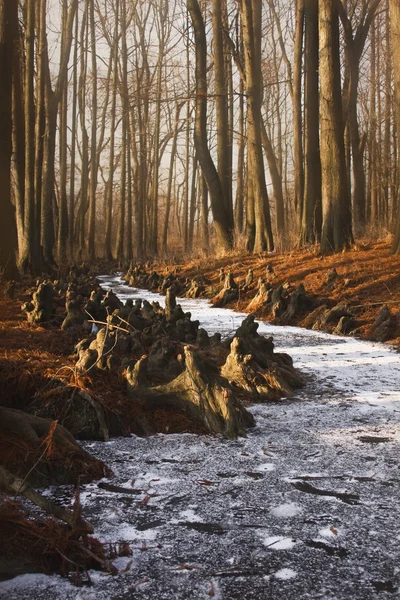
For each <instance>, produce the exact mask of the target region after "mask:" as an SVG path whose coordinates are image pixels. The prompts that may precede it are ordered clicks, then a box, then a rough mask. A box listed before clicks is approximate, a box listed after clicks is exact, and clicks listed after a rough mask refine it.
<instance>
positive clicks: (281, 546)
mask: <svg viewBox="0 0 400 600" xmlns="http://www.w3.org/2000/svg"><path fill="white" fill-rule="evenodd" d="M262 542H263V544H264V546H266V547H267V548H270V549H271V550H291V549H292V548H293V547H294V546H295V545H296V544H297V542H296V540H294V539H293V538H290V537H282V536H279V535H273V536H267V537H264V538H263V539H262Z"/></svg>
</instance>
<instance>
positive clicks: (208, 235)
mask: <svg viewBox="0 0 400 600" xmlns="http://www.w3.org/2000/svg"><path fill="white" fill-rule="evenodd" d="M20 4H21V6H17V4H16V3H15V2H14V3H12V2H3V3H2V11H1V19H2V20H1V31H2V38H1V40H0V47H1V52H2V59H1V69H2V73H1V79H2V82H3V93H2V96H1V103H2V107H1V119H2V126H1V128H0V130H1V138H0V147H1V154H2V172H1V177H2V183H1V188H2V190H3V193H2V203H3V208H2V214H3V219H2V227H3V231H2V236H1V239H2V247H1V260H0V263H1V265H2V268H3V270H6V271H9V272H10V273H12V271H13V270H14V269H15V267H18V268H19V270H20V271H22V272H23V273H26V272H41V271H42V270H43V269H44V270H45V268H46V266H54V265H55V264H63V263H64V262H65V261H66V260H68V261H69V262H70V263H71V264H72V262H74V261H76V260H82V259H83V260H89V261H90V260H93V259H95V258H105V259H107V260H111V259H117V260H120V261H121V260H127V261H130V260H131V259H133V258H138V259H143V258H149V257H150V258H151V257H155V256H170V255H174V254H177V253H178V254H179V253H185V254H187V255H190V254H191V253H193V252H194V250H196V252H197V254H198V253H199V251H202V252H204V253H207V252H210V251H211V252H214V250H215V249H217V251H229V250H230V249H232V248H234V247H236V248H243V249H245V250H247V251H251V252H255V253H257V252H262V251H265V250H267V251H272V250H273V249H274V248H276V249H282V250H287V249H290V248H295V247H298V246H307V245H309V244H317V245H318V246H319V247H320V248H321V251H322V252H331V251H334V252H336V251H340V250H342V249H343V248H346V247H348V246H349V245H350V244H351V243H352V242H353V241H354V240H357V239H359V238H362V237H363V236H370V237H371V238H372V239H379V238H382V237H385V235H389V234H394V241H393V246H392V250H393V252H398V251H399V248H400V246H399V243H400V242H399V218H398V188H399V168H398V164H399V152H398V139H397V129H398V128H397V127H396V106H397V105H398V103H399V98H398V95H399V89H398V86H399V83H398V82H399V78H400V75H399V74H397V72H396V71H397V68H398V61H397V60H396V56H398V52H399V49H398V44H399V41H398V39H399V37H398V36H399V33H398V29H399V24H398V6H397V2H392V6H391V7H390V9H391V13H389V2H388V1H386V0H374V1H372V0H349V1H347V2H341V1H337V2H336V1H326V2H318V1H317V0H309V1H304V0H302V1H299V2H295V3H293V2H284V1H280V2H277V1H272V0H271V1H268V2H263V3H262V2H260V3H258V2H257V3H255V5H254V6H253V5H252V3H251V2H239V3H238V2H221V1H220V0H215V1H214V2H203V3H199V2H197V1H195V2H191V1H189V2H187V3H185V2H179V1H176V0H174V1H172V2H171V1H167V0H163V1H162V0H157V1H154V2H153V1H149V2H145V3H143V2H134V1H128V0H115V1H108V0H105V1H104V2H100V1H96V2H95V1H93V2H91V1H90V0H87V1H86V2H84V3H82V2H81V3H79V2H78V0H75V1H71V2H54V1H49V0H43V1H40V2H34V1H33V0H32V2H30V1H28V0H26V2H23V3H20ZM396 82H397V85H396ZM14 256H15V261H14ZM14 263H15V264H14Z"/></svg>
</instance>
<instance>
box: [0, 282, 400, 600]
mask: <svg viewBox="0 0 400 600" xmlns="http://www.w3.org/2000/svg"><path fill="white" fill-rule="evenodd" d="M100 279H101V283H102V285H103V287H105V288H112V289H113V290H114V291H115V292H116V293H117V294H118V295H119V296H120V297H121V299H124V300H125V299H126V298H129V297H130V298H138V297H141V298H147V299H148V300H149V301H152V300H158V301H160V303H163V302H164V298H163V297H161V296H159V295H157V294H152V293H149V292H147V291H143V290H133V289H132V288H129V287H127V286H125V285H123V284H121V282H120V280H119V277H117V276H116V277H108V276H104V277H101V278H100ZM181 304H182V307H183V309H184V310H185V311H190V312H191V314H192V317H193V318H195V319H199V321H200V323H201V326H202V327H204V328H205V329H207V330H208V331H209V332H215V331H219V332H221V334H223V335H228V334H229V333H232V332H233V331H234V330H235V329H236V328H237V327H238V326H239V324H240V322H241V320H242V319H243V318H244V316H245V315H242V314H239V313H235V312H234V311H231V310H227V309H213V308H211V307H210V306H209V304H208V303H207V301H206V300H182V301H181ZM259 332H260V333H263V334H265V335H272V336H273V337H274V341H275V344H276V349H277V350H279V351H286V352H288V353H289V354H290V355H291V356H292V357H293V359H294V362H295V365H296V366H297V367H298V368H299V369H301V370H302V371H303V373H305V374H306V375H307V377H306V379H307V384H306V386H305V387H304V388H303V389H301V390H299V392H298V393H297V394H296V397H295V398H293V399H291V400H282V401H281V402H278V403H274V404H267V405H254V406H253V407H252V409H251V410H252V412H253V414H254V415H255V418H256V427H255V428H254V429H253V430H250V431H249V433H248V436H247V438H241V439H238V440H236V441H227V440H224V439H221V438H215V437H211V436H195V435H170V436H168V435H157V436H153V437H150V438H146V439H143V438H138V437H135V436H133V437H130V438H120V439H114V440H111V441H110V442H108V443H100V442H96V443H88V444H86V446H87V447H88V449H89V450H90V451H91V452H92V453H94V454H96V455H97V456H99V457H100V458H102V459H103V460H104V461H105V462H107V464H109V465H110V466H111V468H112V469H113V471H114V473H115V478H114V479H113V483H114V484H116V485H118V486H121V487H123V488H125V489H126V493H125V492H121V493H115V492H111V491H106V490H104V489H100V488H98V485H97V483H93V484H90V485H86V486H83V488H82V504H83V508H84V512H85V516H87V518H88V519H89V520H91V522H92V523H93V525H94V526H95V535H96V536H97V537H98V538H99V539H101V540H102V541H109V542H112V543H115V542H119V541H126V542H129V543H130V544H131V545H132V548H133V556H131V557H128V558H119V559H117V560H116V561H115V564H116V566H117V567H118V568H120V569H121V574H120V575H118V576H115V577H111V576H109V575H106V574H99V573H96V572H91V573H90V576H91V579H92V583H93V585H92V586H91V587H85V588H81V589H79V588H76V587H73V586H72V585H71V584H70V583H69V582H68V581H66V580H62V579H61V578H59V577H54V576H53V577H47V576H44V575H25V576H21V577H18V578H16V579H14V580H11V581H8V582H4V583H0V598H7V600H17V599H18V600H21V599H25V598H26V599H28V598H32V599H35V600H41V599H43V600H56V599H57V600H69V599H71V600H72V599H74V600H109V599H113V600H128V599H136V598H137V599H143V600H147V599H148V600H150V599H151V600H163V599H165V600H183V599H185V600H186V599H187V600H197V599H199V600H200V599H210V598H214V599H223V600H229V599H236V598H237V599H240V600H250V599H257V600H263V599H271V600H272V599H273V600H278V599H282V600H286V599H287V600H292V599H293V600H298V599H302V598H304V599H305V598H310V599H312V598H315V599H317V598H329V599H336V600H344V599H346V600H354V599H360V600H364V599H373V598H385V597H387V598H389V597H391V598H393V597H397V596H398V595H400V550H399V546H400V525H399V523H400V496H399V484H400V470H399V468H400V461H399V458H400V426H399V416H400V355H399V354H398V353H396V352H395V351H393V350H391V349H390V348H389V347H387V346H384V345H379V344H373V343H367V342H361V341H358V340H355V339H350V338H342V337H337V336H332V335H328V334H324V333H319V332H314V331H307V330H303V329H300V328H294V327H276V326H271V325H268V324H266V323H262V324H260V328H259ZM50 493H51V494H52V495H53V497H56V498H58V499H63V498H70V491H69V490H68V489H66V488H64V489H57V490H52V491H51V492H50Z"/></svg>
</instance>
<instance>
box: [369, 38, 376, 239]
mask: <svg viewBox="0 0 400 600" xmlns="http://www.w3.org/2000/svg"><path fill="white" fill-rule="evenodd" d="M375 33H376V32H375V27H374V26H372V29H371V84H370V147H371V154H370V161H371V165H370V168H371V221H370V225H371V227H373V228H376V227H377V226H378V174H377V163H378V144H377V115H376V34H375Z"/></svg>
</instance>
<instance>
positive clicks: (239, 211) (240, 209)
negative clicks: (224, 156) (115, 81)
mask: <svg viewBox="0 0 400 600" xmlns="http://www.w3.org/2000/svg"><path fill="white" fill-rule="evenodd" d="M238 127H239V129H238V149H237V174H236V201H235V226H236V231H237V234H238V236H240V235H241V234H242V233H243V222H244V219H243V217H244V153H245V131H244V84H243V78H242V77H241V78H240V87H239V115H238Z"/></svg>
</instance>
